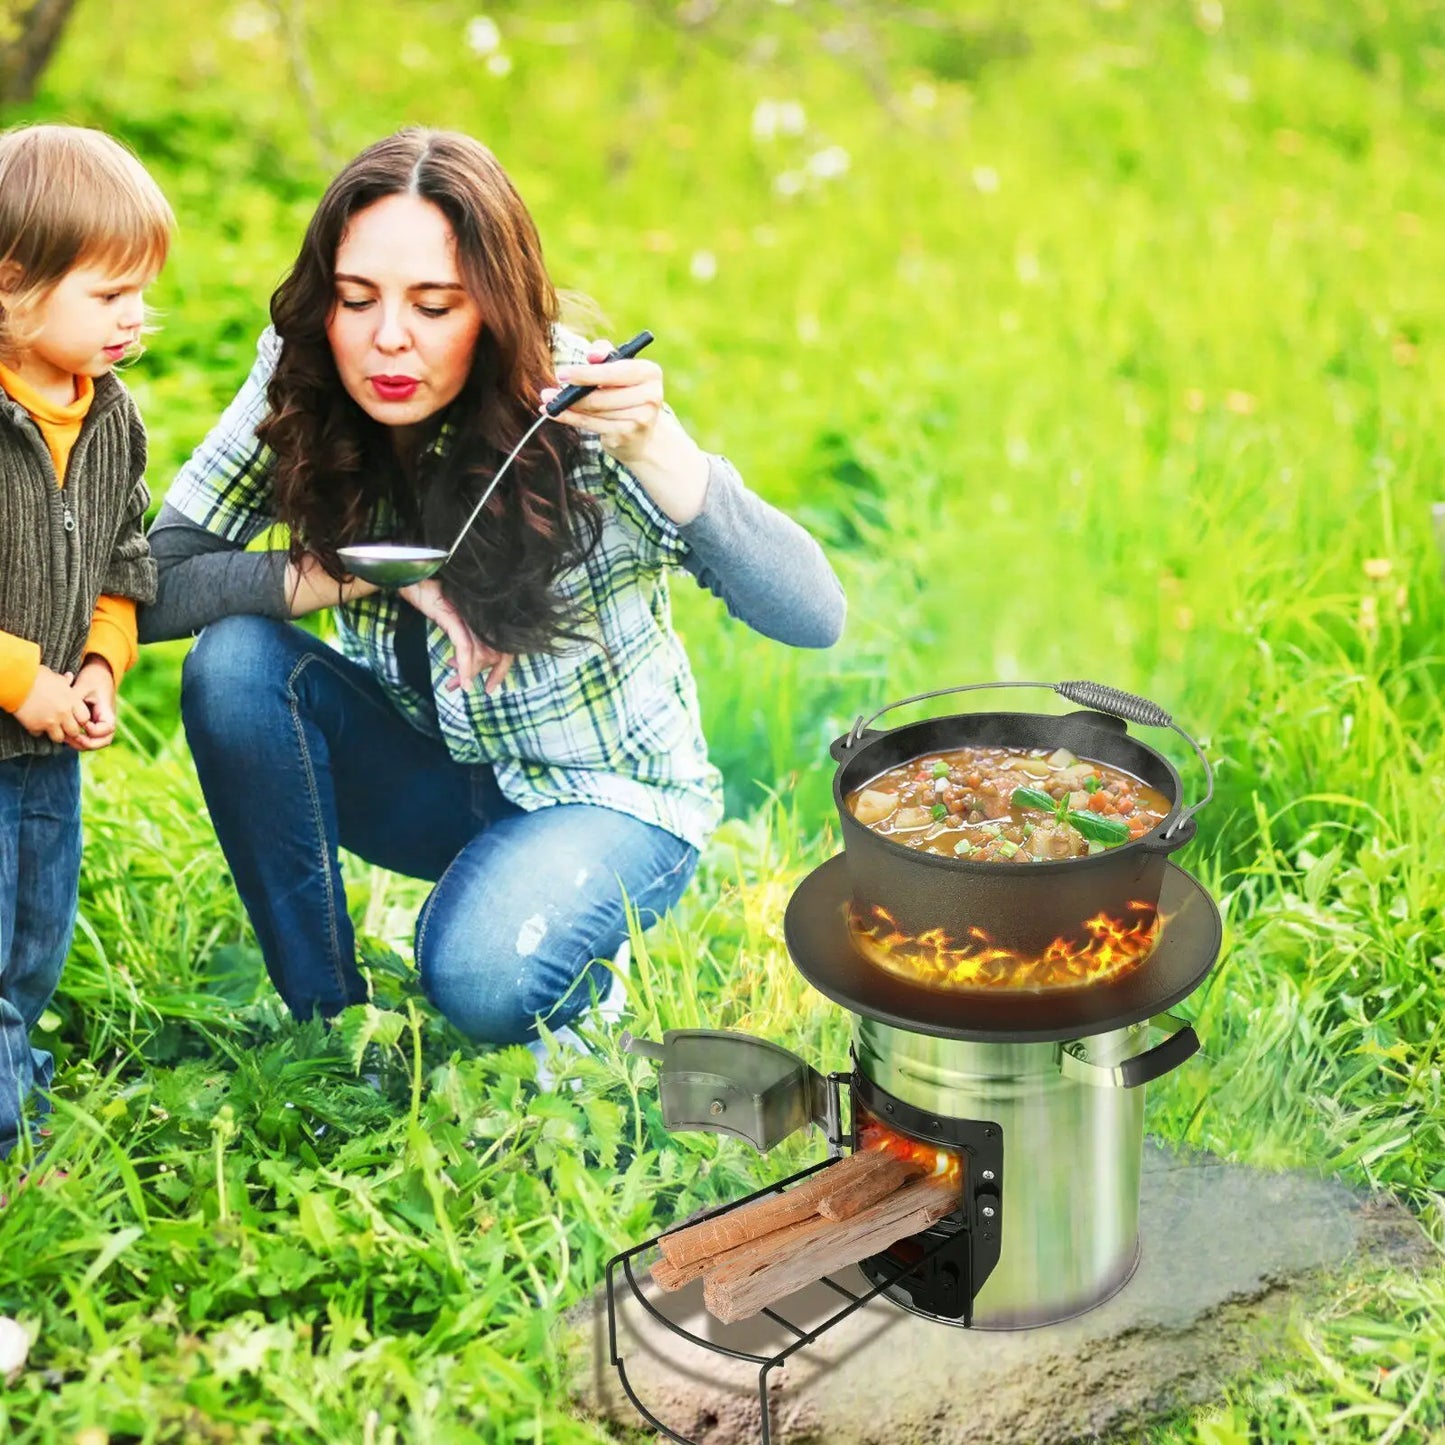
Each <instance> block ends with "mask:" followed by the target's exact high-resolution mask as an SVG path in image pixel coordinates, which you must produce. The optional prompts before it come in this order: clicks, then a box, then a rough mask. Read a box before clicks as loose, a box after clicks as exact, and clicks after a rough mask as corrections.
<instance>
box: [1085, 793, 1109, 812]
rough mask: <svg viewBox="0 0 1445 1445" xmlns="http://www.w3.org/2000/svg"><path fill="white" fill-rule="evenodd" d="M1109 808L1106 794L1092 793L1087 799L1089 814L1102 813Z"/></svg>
mask: <svg viewBox="0 0 1445 1445" xmlns="http://www.w3.org/2000/svg"><path fill="white" fill-rule="evenodd" d="M1108 806H1109V799H1108V795H1107V794H1106V793H1102V792H1100V793H1093V794H1091V795H1090V797H1089V811H1090V812H1091V813H1102V812H1104V811H1105V810H1106V809H1107V808H1108Z"/></svg>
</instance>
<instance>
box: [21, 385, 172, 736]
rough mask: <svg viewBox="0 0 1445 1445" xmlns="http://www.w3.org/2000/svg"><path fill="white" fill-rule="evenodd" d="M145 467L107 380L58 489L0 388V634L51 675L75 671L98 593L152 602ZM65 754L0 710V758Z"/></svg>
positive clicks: (126, 408)
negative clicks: (36, 649)
mask: <svg viewBox="0 0 1445 1445" xmlns="http://www.w3.org/2000/svg"><path fill="white" fill-rule="evenodd" d="M145 465H146V441H145V430H144V428H143V427H142V426H141V420H140V413H139V412H137V411H136V408H135V403H134V402H133V401H131V399H130V395H129V393H127V391H126V389H125V387H124V386H122V385H121V383H120V381H119V380H118V379H117V378H116V377H115V376H113V375H110V374H106V375H105V376H102V377H100V378H99V379H98V380H97V381H96V383H95V399H94V400H93V401H92V402H91V406H90V411H89V412H88V413H87V414H86V417H85V420H84V421H83V422H82V423H81V428H80V435H79V436H78V437H77V438H76V441H75V446H74V448H73V449H72V450H71V453H70V461H69V464H68V465H67V467H66V478H65V487H64V490H62V489H61V488H60V487H59V486H57V485H56V477H55V465H54V463H53V462H52V461H51V459H50V452H49V451H48V450H47V448H46V445H45V438H44V437H43V436H42V435H41V434H40V428H39V427H38V426H36V424H35V422H34V420H33V419H32V418H31V416H30V414H29V412H27V411H26V410H25V408H24V407H23V406H21V405H20V404H19V402H17V401H15V400H14V399H13V398H12V397H11V396H10V395H9V394H8V393H6V392H5V391H3V390H0V629H3V630H4V631H6V632H9V633H13V634H14V635H15V636H17V637H24V638H28V639H29V640H30V641H31V642H36V643H39V644H40V661H41V662H42V663H43V664H44V665H45V666H46V667H49V668H51V669H53V670H54V671H56V672H73V671H75V669H76V668H78V667H79V666H80V662H81V655H82V650H83V649H84V646H85V639H86V637H87V636H88V635H89V633H90V624H91V619H92V617H93V616H94V613H95V601H96V598H97V597H99V596H100V594H101V593H103V592H104V593H108V594H110V595H112V596H116V597H130V598H133V599H134V600H135V601H137V602H141V603H145V602H153V601H154V600H155V595H156V569H155V564H154V563H153V562H152V561H151V557H150V549H149V548H148V547H147V546H146V540H145V531H144V522H145V510H146V507H147V506H148V505H149V503H150V496H149V494H148V493H147V491H146V487H145ZM63 747H64V745H63V744H61V743H53V742H51V741H50V739H49V738H47V737H38V738H37V737H32V736H31V735H30V734H29V733H28V732H26V731H25V729H24V728H22V727H21V726H20V724H19V723H18V722H17V721H16V720H15V718H14V717H12V716H11V715H10V714H9V713H7V712H4V711H0V759H3V758H13V757H20V756H22V755H24V754H27V753H57V752H60V751H62V749H63Z"/></svg>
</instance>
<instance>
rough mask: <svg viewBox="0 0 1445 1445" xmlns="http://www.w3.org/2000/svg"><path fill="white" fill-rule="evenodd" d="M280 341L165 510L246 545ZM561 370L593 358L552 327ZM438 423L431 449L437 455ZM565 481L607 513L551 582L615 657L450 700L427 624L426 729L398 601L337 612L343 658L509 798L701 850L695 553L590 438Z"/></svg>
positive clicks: (711, 778)
mask: <svg viewBox="0 0 1445 1445" xmlns="http://www.w3.org/2000/svg"><path fill="white" fill-rule="evenodd" d="M279 349H280V342H279V341H278V339H277V338H276V335H275V333H274V331H272V330H271V329H270V328H269V327H268V328H267V330H266V331H265V332H264V333H263V335H262V337H261V340H260V344H259V345H258V347H257V360H256V364H255V366H254V367H253V368H252V369H251V374H250V375H249V376H248V377H247V378H246V381H245V383H244V384H243V386H242V387H241V390H240V391H239V392H238V393H237V394H236V397H235V398H234V400H233V401H232V402H231V404H230V406H229V407H227V409H226V411H225V413H224V415H223V416H222V417H221V420H220V421H219V422H218V423H217V424H216V426H215V428H214V429H213V430H212V431H211V433H210V435H209V436H208V437H207V438H206V440H205V442H204V443H202V445H201V446H200V447H199V448H197V450H196V452H195V453H194V454H193V455H192V457H191V459H190V461H189V462H187V463H186V465H185V467H184V468H183V469H182V470H181V472H180V474H179V476H178V477H177V478H176V480H175V482H174V484H173V485H172V486H171V489H170V492H169V493H168V495H167V497H166V500H167V502H169V503H170V505H171V506H173V507H175V508H177V509H178V510H179V511H180V512H182V513H183V514H184V515H185V516H186V517H188V518H189V519H190V520H191V521H192V522H195V523H197V524H198V525H199V526H202V527H204V528H205V529H206V530H207V531H208V532H211V533H213V534H214V535H216V536H219V537H224V538H225V539H226V540H228V541H231V542H235V543H237V544H238V545H240V546H245V545H247V544H248V543H249V542H251V541H253V540H254V539H255V538H256V537H257V536H259V535H260V534H261V533H262V532H264V531H265V530H266V529H267V528H269V527H271V526H272V525H274V523H275V520H276V518H275V511H274V506H273V502H272V494H271V471H272V461H273V456H272V454H271V453H270V452H269V450H268V449H267V448H265V447H264V446H263V445H262V444H261V443H260V442H259V441H258V440H257V439H256V427H257V426H258V425H259V424H260V422H261V420H262V418H263V417H264V416H265V415H266V411H267V402H266V383H267V381H268V380H269V378H270V374H271V371H272V368H273V367H274V365H275V360H276V356H277V353H278V352H279ZM553 352H554V356H555V357H556V360H557V362H558V363H559V364H563V363H567V362H580V361H584V360H585V359H586V351H585V346H584V344H583V342H582V340H581V338H579V337H577V336H575V335H574V334H572V333H570V332H567V331H564V330H562V329H561V328H558V330H557V332H556V334H555V336H554V346H553ZM446 438H447V433H446V430H445V429H443V432H442V434H441V436H440V437H439V438H438V441H437V443H436V445H438V446H444V445H445V443H446ZM571 481H572V483H573V484H574V485H575V486H577V487H579V488H581V489H582V490H584V491H586V492H589V493H591V494H592V495H593V496H596V497H597V498H598V499H599V500H600V501H601V503H602V507H603V519H604V525H603V530H602V536H601V539H600V541H599V543H598V545H597V547H596V548H595V549H594V550H593V553H592V555H591V556H590V557H588V558H587V560H586V561H585V562H584V563H583V564H581V565H580V566H578V567H575V568H573V569H572V570H571V571H570V572H569V573H567V574H565V575H564V576H563V577H562V578H561V579H560V580H559V582H558V589H559V591H560V592H561V594H562V595H563V596H564V597H566V598H567V599H569V600H574V601H575V602H576V603H577V604H578V605H579V606H580V607H581V608H583V609H585V610H589V611H591V612H592V613H594V614H595V616H596V618H597V623H598V627H597V633H598V636H599V637H600V639H601V640H602V641H603V642H604V643H605V644H606V648H607V652H608V653H610V654H611V656H610V658H609V657H608V656H607V655H606V654H605V653H604V652H603V651H602V650H601V649H600V648H598V647H596V646H595V645H585V646H568V647H567V648H566V650H565V651H563V652H561V653H559V654H556V655H548V654H535V655H526V656H521V657H518V658H517V659H516V661H515V662H514V663H513V664H512V670H511V672H510V673H509V674H508V676H507V678H506V680H505V681H504V682H503V684H502V686H501V687H500V688H499V689H498V690H497V692H496V693H495V694H493V695H492V696H490V697H488V696H487V695H486V693H485V692H484V691H483V690H482V687H481V686H480V684H478V685H477V686H474V687H471V688H468V689H467V690H466V691H461V690H457V691H449V690H448V689H447V688H446V687H445V686H443V684H444V683H445V681H446V678H447V676H448V667H447V664H446V659H447V657H448V656H449V654H450V652H451V643H450V641H449V639H448V638H447V636H446V634H445V633H444V632H443V631H442V630H441V628H440V627H438V626H437V625H436V624H435V623H433V622H431V621H430V620H428V622H427V648H428V652H429V654H430V660H431V683H432V701H433V702H434V704H435V708H436V718H435V721H433V718H432V716H431V710H430V709H429V708H428V707H427V705H426V701H425V699H423V698H422V696H421V695H420V694H418V693H417V692H415V691H414V690H413V689H412V688H411V687H409V686H408V685H407V683H406V682H405V681H404V680H403V678H402V675H401V669H400V666H399V663H398V659H397V655H396V648H395V637H396V625H397V620H398V618H399V616H400V609H401V608H403V607H405V606H407V605H408V604H407V603H405V602H403V601H402V600H401V599H400V598H399V597H397V596H396V595H395V594H394V593H390V592H378V593H374V594H372V595H371V596H369V597H363V598H360V599H358V600H356V601H354V602H348V603H345V604H343V605H342V606H339V607H336V608H333V609H332V612H333V615H334V616H335V618H336V621H337V630H338V633H339V637H340V643H341V651H342V652H343V653H344V654H345V655H346V656H347V657H349V658H351V659H352V660H353V661H356V662H359V663H360V664H361V665H362V666H364V667H366V668H368V669H369V670H370V671H371V673H372V674H373V675H374V676H375V677H376V679H377V681H378V682H379V683H380V684H381V686H382V688H383V689H384V690H385V692H386V694H387V696H388V697H389V698H390V699H391V701H392V703H393V705H394V706H395V707H396V708H397V710H398V711H399V712H400V713H401V714H402V715H403V716H404V717H406V718H407V719H408V721H410V722H411V723H412V725H413V726H415V727H417V728H419V729H420V730H421V731H423V732H427V733H431V734H435V733H436V732H437V729H438V725H439V726H440V732H441V737H442V740H443V741H444V742H445V743H446V746H447V751H448V752H449V753H450V754H451V756H452V757H453V758H455V759H456V761H457V762H459V763H488V764H490V765H491V767H492V768H493V770H494V771H495V774H496V778H497V782H498V784H499V786H500V787H501V789H502V792H503V793H504V794H505V795H506V796H507V797H508V798H510V799H511V800H512V801H513V802H514V803H516V804H517V805H518V806H519V807H522V808H525V809H527V810H529V811H531V810H535V809H537V808H545V807H550V806H552V805H554V804H558V803H593V804H597V805H599V806H601V807H604V808H613V809H615V810H616V811H618V812H620V813H627V814H629V815H630V816H632V817H634V818H640V819H642V820H643V821H644V822H646V823H652V824H655V825H656V826H657V827H659V828H664V829H666V830H667V832H669V833H672V834H674V835H676V836H677V837H679V838H683V839H685V840H686V841H687V842H689V843H691V844H693V845H694V846H695V847H698V848H701V847H702V846H703V844H704V843H705V842H706V840H707V838H708V835H709V834H710V833H711V832H712V830H713V829H714V828H715V827H716V826H717V824H718V822H719V820H720V819H721V817H722V785H721V777H720V775H719V773H718V771H717V769H716V768H715V767H714V766H713V765H712V764H711V763H710V762H709V761H708V757H707V748H706V745H705V743H704V741H703V736H702V726H701V722H700V719H699V716H698V706H697V691H696V687H695V685H694V682H693V677H692V669H691V667H690V666H689V664H688V659H687V654H686V652H684V650H683V647H682V643H681V641H680V640H679V639H678V637H677V634H676V633H675V632H674V631H673V629H672V620H671V607H670V602H669V598H668V590H667V576H666V569H667V568H668V567H669V566H675V565H677V564H678V563H679V562H680V561H681V559H682V558H683V556H685V555H686V552H687V544H686V543H685V542H684V541H683V540H682V538H681V537H680V536H679V535H678V530H677V527H676V526H675V525H674V524H673V522H672V521H671V520H670V519H669V518H668V517H667V516H666V515H665V514H664V513H663V512H662V511H661V510H660V509H659V508H658V506H657V504H656V503H655V502H654V501H653V500H652V498H651V497H650V496H649V495H648V494H647V491H646V490H645V488H644V487H643V486H642V484H641V483H640V482H639V481H638V480H637V478H636V477H634V476H633V475H632V473H631V472H629V471H628V470H627V469H626V468H625V467H624V466H622V465H621V464H620V463H619V462H617V461H615V460H614V459H613V458H612V457H610V456H608V455H607V453H606V452H605V451H603V450H602V447H601V445H600V444H599V442H598V440H597V438H596V436H594V435H592V434H590V433H584V434H583V448H582V450H581V452H580V454H579V457H578V460H577V462H576V464H575V466H574V469H573V471H572V473H571Z"/></svg>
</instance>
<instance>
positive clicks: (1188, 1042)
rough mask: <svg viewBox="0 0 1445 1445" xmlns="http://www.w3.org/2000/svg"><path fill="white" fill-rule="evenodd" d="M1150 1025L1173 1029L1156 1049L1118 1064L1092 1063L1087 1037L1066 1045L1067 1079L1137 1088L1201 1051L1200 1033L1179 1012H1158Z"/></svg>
mask: <svg viewBox="0 0 1445 1445" xmlns="http://www.w3.org/2000/svg"><path fill="white" fill-rule="evenodd" d="M1149 1027H1150V1028H1154V1029H1169V1030H1172V1032H1171V1033H1170V1034H1169V1037H1168V1038H1167V1039H1165V1040H1164V1042H1163V1043H1162V1044H1155V1045H1154V1047H1153V1048H1152V1049H1146V1050H1145V1051H1144V1052H1143V1053H1142V1054H1135V1055H1134V1057H1133V1058H1130V1059H1123V1060H1121V1061H1120V1062H1119V1063H1117V1064H1095V1063H1091V1062H1090V1061H1089V1059H1088V1056H1087V1052H1086V1049H1085V1041H1083V1040H1080V1041H1078V1042H1077V1043H1071V1044H1065V1045H1064V1048H1063V1053H1062V1054H1061V1056H1060V1058H1059V1068H1060V1070H1061V1071H1062V1073H1063V1075H1064V1077H1065V1078H1066V1079H1071V1080H1073V1081H1074V1083H1076V1084H1092V1085H1094V1086H1095V1087H1097V1088H1101V1089H1137V1088H1138V1087H1139V1086H1140V1085H1141V1084H1148V1083H1151V1082H1152V1081H1153V1080H1155V1079H1160V1078H1163V1076H1164V1075H1165V1074H1167V1073H1169V1072H1170V1071H1171V1070H1174V1069H1177V1068H1178V1067H1179V1065H1180V1064H1182V1063H1184V1062H1185V1061H1186V1060H1188V1059H1191V1058H1193V1057H1194V1055H1195V1054H1197V1053H1198V1052H1199V1035H1198V1034H1196V1033H1195V1032H1194V1025H1193V1024H1191V1023H1189V1022H1188V1021H1186V1020H1185V1019H1181V1018H1179V1017H1178V1016H1177V1015H1175V1014H1157V1015H1155V1017H1154V1018H1152V1019H1150V1020H1149Z"/></svg>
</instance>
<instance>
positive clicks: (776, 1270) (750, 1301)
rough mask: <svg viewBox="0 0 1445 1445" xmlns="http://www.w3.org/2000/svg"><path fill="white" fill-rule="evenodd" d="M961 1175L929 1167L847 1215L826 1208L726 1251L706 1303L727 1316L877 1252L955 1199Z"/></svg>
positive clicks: (708, 1281) (707, 1287) (749, 1311)
mask: <svg viewBox="0 0 1445 1445" xmlns="http://www.w3.org/2000/svg"><path fill="white" fill-rule="evenodd" d="M958 1201H959V1192H958V1186H957V1184H956V1183H954V1182H952V1181H951V1180H947V1179H940V1178H937V1177H935V1176H932V1175H930V1176H929V1177H928V1178H926V1179H919V1180H916V1181H915V1182H914V1183H911V1184H906V1185H904V1187H903V1188H902V1189H899V1190H897V1191H896V1192H895V1193H893V1194H890V1195H888V1196H887V1197H886V1198H885V1199H882V1200H880V1201H879V1202H878V1203H877V1204H874V1205H871V1206H870V1207H869V1208H867V1209H865V1210H863V1212H862V1213H861V1214H858V1215H855V1216H854V1217H853V1218H852V1219H849V1220H845V1221H843V1222H842V1223H835V1222H834V1221H832V1220H829V1219H824V1218H822V1217H821V1216H820V1217H818V1218H815V1219H811V1220H807V1221H805V1222H803V1223H801V1224H794V1225H791V1226H789V1227H788V1228H787V1229H781V1230H777V1231H775V1232H774V1233H772V1234H768V1235H766V1236H764V1237H763V1238H762V1239H758V1240H753V1241H750V1242H749V1243H747V1244H746V1245H744V1246H742V1247H741V1248H738V1249H735V1250H732V1251H730V1252H729V1256H728V1258H727V1259H726V1260H720V1261H719V1262H718V1264H717V1266H716V1267H714V1268H711V1269H708V1270H707V1271H706V1272H705V1273H704V1275H703V1303H704V1304H705V1305H706V1306H707V1309H708V1311H709V1313H710V1314H712V1315H714V1316H715V1317H716V1318H717V1319H719V1320H722V1321H723V1323H724V1324H733V1323H735V1322H736V1321H738V1320H742V1319H747V1318H748V1317H749V1316H750V1315H755V1314H757V1312H758V1311H759V1310H760V1309H763V1308H764V1307H765V1306H767V1305H770V1304H772V1303H773V1301H774V1300H780V1299H782V1298H784V1297H785V1296H786V1295H790V1294H792V1293H793V1292H794V1291H795V1290H799V1289H801V1288H802V1287H803V1286H804V1285H807V1284H811V1283H812V1282H813V1281H814V1280H817V1279H821V1278H822V1277H823V1276H824V1275H825V1274H829V1273H831V1272H832V1271H833V1270H836V1269H842V1268H844V1267H845V1266H847V1265H850V1264H857V1263H858V1261H859V1260H860V1259H866V1258H868V1256H869V1255H873V1254H880V1253H881V1252H882V1251H883V1250H885V1249H887V1248H888V1246H889V1245H891V1244H894V1243H896V1242H897V1241H898V1240H900V1239H907V1238H908V1237H909V1236H910V1235H914V1234H919V1233H921V1232H922V1231H923V1230H925V1229H927V1228H928V1226H929V1225H930V1224H935V1223H937V1222H938V1220H940V1219H942V1218H943V1216H944V1215H945V1214H949V1213H951V1212H952V1211H953V1210H954V1209H956V1208H957V1207H958Z"/></svg>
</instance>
